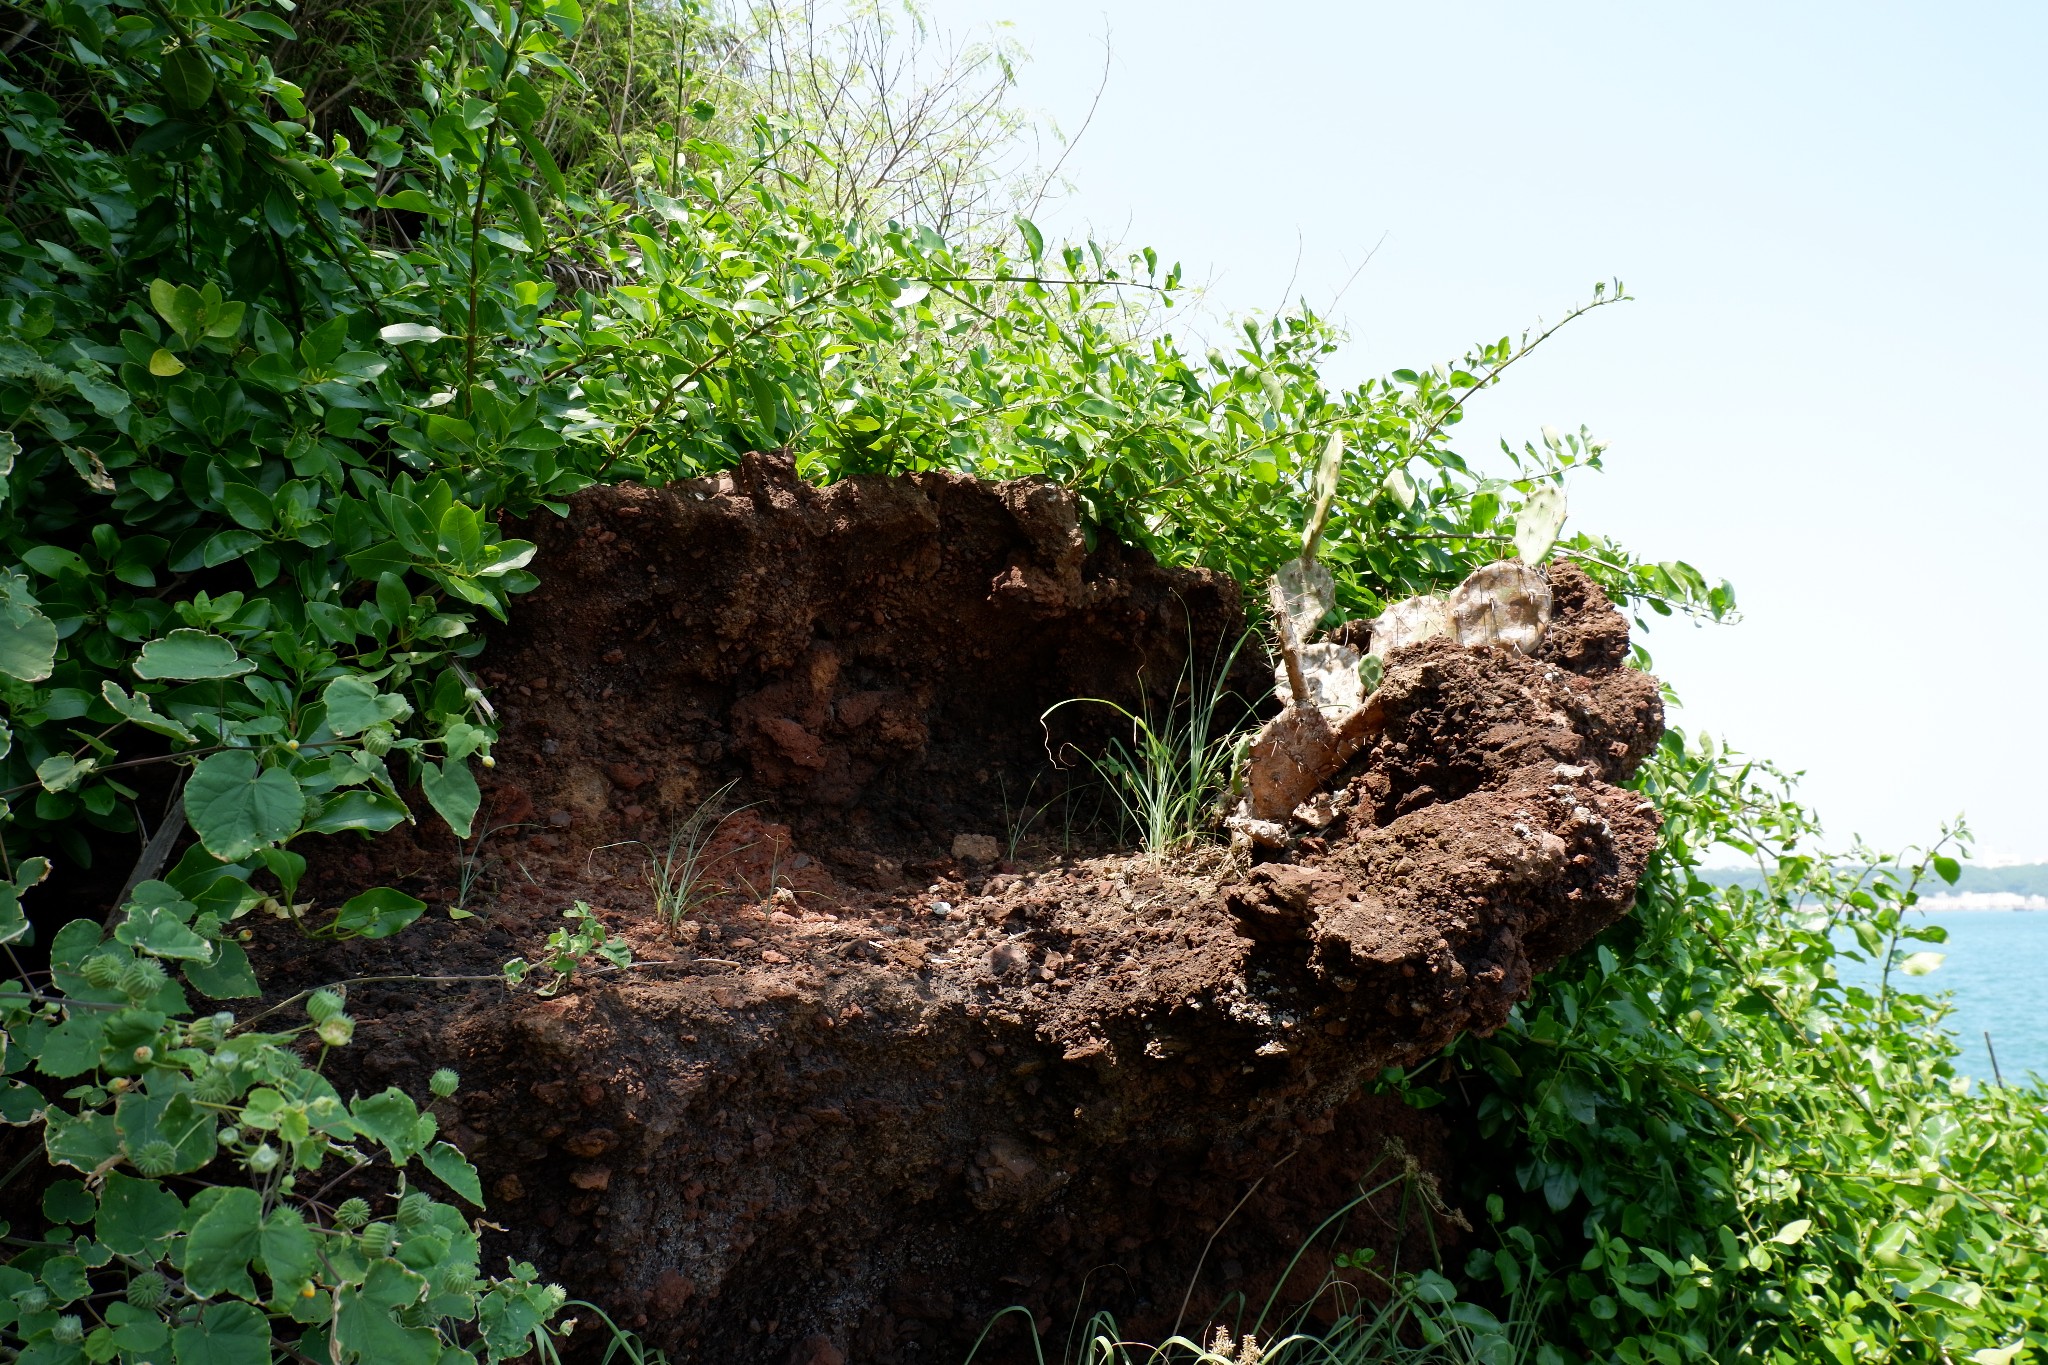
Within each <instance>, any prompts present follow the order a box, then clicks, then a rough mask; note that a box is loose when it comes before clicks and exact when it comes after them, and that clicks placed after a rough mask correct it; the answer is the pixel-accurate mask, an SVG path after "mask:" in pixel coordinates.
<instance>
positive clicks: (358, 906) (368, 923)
mask: <svg viewBox="0 0 2048 1365" xmlns="http://www.w3.org/2000/svg"><path fill="white" fill-rule="evenodd" d="M426 909H427V903H426V902H425V901H422V900H415V899H413V898H412V897H411V896H408V895H406V894H405V893H404V892H403V891H394V890H393V889H391V888H390V887H388V886H379V887H373V888H372V889H370V890H368V891H365V892H363V893H362V894H361V895H359V896H353V897H351V898H350V899H349V900H348V902H347V903H346V904H344V905H343V906H342V907H341V912H340V913H339V914H337V915H336V916H335V917H334V925H333V928H334V932H335V933H336V934H338V935H340V936H341V937H343V938H389V937H390V936H391V935H393V934H395V933H397V932H398V931H399V930H400V929H403V928H404V927H405V926H406V925H408V924H411V923H412V922H413V921H414V920H416V919H418V918H419V917H420V916H421V915H422V914H424V913H426Z"/></svg>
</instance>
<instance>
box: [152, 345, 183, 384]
mask: <svg viewBox="0 0 2048 1365" xmlns="http://www.w3.org/2000/svg"><path fill="white" fill-rule="evenodd" d="M149 372H150V373H151V374H153V375H155V376H156V377H157V378H159V379H172V378H175V377H176V376H178V375H181V374H183V373H185V362H184V361H182V360H180V359H178V357H176V356H174V355H172V354H171V353H170V352H169V351H166V350H164V349H163V348H162V347H158V348H157V349H156V351H155V352H153V353H152V354H151V355H150V357H149Z"/></svg>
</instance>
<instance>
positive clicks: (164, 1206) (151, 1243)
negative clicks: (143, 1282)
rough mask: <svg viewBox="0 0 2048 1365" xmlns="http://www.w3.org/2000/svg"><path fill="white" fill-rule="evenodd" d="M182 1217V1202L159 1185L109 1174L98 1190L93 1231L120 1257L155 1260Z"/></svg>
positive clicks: (111, 1172) (183, 1211)
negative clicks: (98, 1210) (96, 1217)
mask: <svg viewBox="0 0 2048 1365" xmlns="http://www.w3.org/2000/svg"><path fill="white" fill-rule="evenodd" d="M184 1217H185V1205H184V1202H183V1201H182V1200H180V1199H179V1198H178V1196H177V1195H175V1194H172V1193H171V1192H170V1191H169V1190H167V1189H165V1188H164V1187H163V1186H162V1184H160V1183H159V1182H157V1181H154V1180H137V1179H135V1178H134V1177H132V1176H126V1175H123V1174H121V1173H120V1172H119V1171H109V1172H107V1174H106V1176H105V1177H104V1183H103V1184H102V1185H101V1186H100V1212H99V1220H98V1221H97V1222H95V1223H94V1224H93V1231H94V1235H95V1236H97V1237H98V1238H99V1240H100V1241H102V1242H104V1243H105V1244H106V1245H107V1246H109V1247H111V1248H112V1249H113V1250H114V1251H115V1252H117V1253H119V1254H120V1255H123V1256H145V1257H148V1258H149V1259H150V1260H155V1259H157V1258H158V1257H159V1256H161V1255H162V1254H163V1250H164V1246H165V1244H166V1243H167V1242H168V1241H169V1239H170V1237H171V1235H172V1234H173V1233H175V1232H177V1230H178V1225H179V1223H180V1222H182V1221H183V1219H184Z"/></svg>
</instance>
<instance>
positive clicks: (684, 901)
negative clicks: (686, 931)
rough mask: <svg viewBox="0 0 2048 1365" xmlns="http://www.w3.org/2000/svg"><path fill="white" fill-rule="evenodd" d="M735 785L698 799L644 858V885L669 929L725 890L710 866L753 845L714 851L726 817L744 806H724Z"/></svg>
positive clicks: (728, 817)
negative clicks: (656, 850)
mask: <svg viewBox="0 0 2048 1365" xmlns="http://www.w3.org/2000/svg"><path fill="white" fill-rule="evenodd" d="M737 785H739V784H738V783H737V782H728V783H726V784H725V785H724V786H722V787H720V788H719V789H718V790H717V791H715V792H713V793H711V795H710V796H708V797H706V798H705V799H704V800H702V801H700V802H699V803H698V804H697V808H696V809H695V810H693V811H691V812H690V813H689V815H688V816H686V817H684V819H683V822H682V823H681V824H679V825H677V826H676V827H675V828H674V829H672V830H670V831H669V836H668V846H667V847H666V848H665V849H664V850H662V851H661V852H659V853H655V854H653V855H652V856H651V857H650V858H649V859H648V862H647V886H648V889H649V890H650V891H652V892H653V893H654V913H655V914H656V916H658V917H659V918H660V920H661V922H662V923H663V924H664V925H666V926H668V928H669V929H670V930H674V929H675V928H676V926H678V925H680V924H681V923H682V922H683V921H684V920H686V919H688V918H689V917H690V916H691V915H692V914H694V913H696V911H697V910H698V909H699V908H700V907H701V906H703V905H704V904H705V903H706V902H708V901H710V900H712V899H714V898H715V897H717V896H718V895H719V894H720V892H722V891H723V890H724V889H725V888H724V886H723V885H722V884H721V883H719V882H718V881H717V880H716V879H715V878H714V877H713V876H712V869H713V868H714V867H716V866H717V865H718V864H720V863H723V862H727V861H730V860H731V859H732V857H733V856H734V855H735V854H737V853H740V852H742V851H743V850H744V849H746V848H751V847H752V845H751V844H746V845H742V846H741V847H740V848H736V849H728V850H726V851H725V852H723V853H717V854H714V853H713V852H712V845H713V844H714V843H716V842H717V840H718V832H719V831H720V830H721V829H723V828H724V827H725V822H726V821H728V820H730V819H732V818H733V817H734V816H735V815H738V814H739V813H740V812H741V811H743V810H746V809H747V807H746V806H737V807H734V808H733V809H731V810H726V809H724V807H725V799H726V798H727V797H728V796H730V795H731V794H732V789H733V788H734V787H735V786H737ZM771 885H772V882H771Z"/></svg>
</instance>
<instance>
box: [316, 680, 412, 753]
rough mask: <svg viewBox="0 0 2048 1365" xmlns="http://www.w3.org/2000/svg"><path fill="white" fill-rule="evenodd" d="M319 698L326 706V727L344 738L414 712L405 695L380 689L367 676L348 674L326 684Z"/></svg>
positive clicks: (395, 720)
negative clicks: (380, 690) (384, 691)
mask: <svg viewBox="0 0 2048 1365" xmlns="http://www.w3.org/2000/svg"><path fill="white" fill-rule="evenodd" d="M320 700H321V701H322V702H324V703H326V706H327V728H328V729H330V730H332V731H334V733H335V734H337V735H340V736H343V737H344V738H346V737H347V736H350V735H359V734H361V733H362V732H363V731H365V730H367V729H369V728H370V727H371V726H373V725H379V724H383V723H385V722H397V721H401V720H404V719H405V718H406V717H407V716H409V715H411V714H412V704H411V703H410V702H408V701H407V700H406V699H405V698H404V697H401V696H398V695H396V694H395V693H388V692H386V693H380V692H378V690H377V688H376V686H375V685H374V684H373V683H371V682H369V681H368V680H367V679H364V678H358V677H353V676H348V675H344V676H342V677H339V678H336V679H335V680H334V681H333V682H331V683H329V684H327V686H326V688H325V689H324V690H323V691H322V692H321V693H320Z"/></svg>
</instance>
